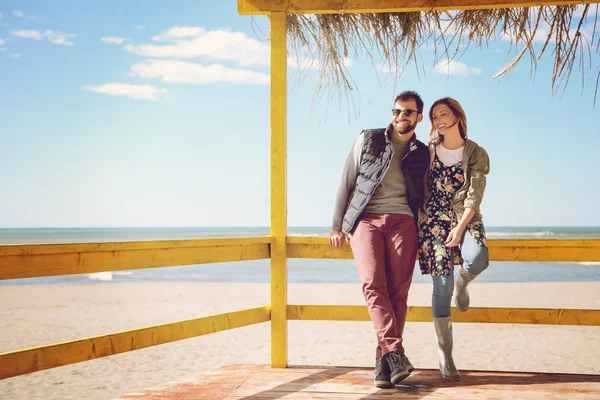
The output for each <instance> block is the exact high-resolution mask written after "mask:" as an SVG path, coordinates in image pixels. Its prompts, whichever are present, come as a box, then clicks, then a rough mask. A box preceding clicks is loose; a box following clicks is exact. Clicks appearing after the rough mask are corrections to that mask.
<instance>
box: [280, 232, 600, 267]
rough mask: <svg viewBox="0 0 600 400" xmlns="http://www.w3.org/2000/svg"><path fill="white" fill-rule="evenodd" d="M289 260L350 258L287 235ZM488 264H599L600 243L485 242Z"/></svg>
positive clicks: (324, 244)
mask: <svg viewBox="0 0 600 400" xmlns="http://www.w3.org/2000/svg"><path fill="white" fill-rule="evenodd" d="M287 242H288V257H289V258H328V259H352V258H353V256H352V250H351V249H350V246H349V245H348V244H345V245H344V246H343V247H341V248H337V249H334V248H331V247H330V246H329V241H328V238H325V237H301V236H300V237H296V236H290V237H288V239H287ZM487 245H488V247H489V249H490V259H491V260H492V261H539V262H541V261H564V262H584V261H600V240H580V239H572V240H537V239H535V240H526V239H523V240H488V241H487Z"/></svg>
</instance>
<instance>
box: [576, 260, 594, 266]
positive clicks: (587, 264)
mask: <svg viewBox="0 0 600 400" xmlns="http://www.w3.org/2000/svg"><path fill="white" fill-rule="evenodd" d="M577 264H579V265H586V266H588V267H595V266H598V265H600V261H584V262H578V263H577Z"/></svg>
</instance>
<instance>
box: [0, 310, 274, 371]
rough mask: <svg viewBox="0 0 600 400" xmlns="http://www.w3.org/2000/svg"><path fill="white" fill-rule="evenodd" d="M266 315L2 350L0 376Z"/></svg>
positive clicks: (241, 314) (235, 315) (246, 313)
mask: <svg viewBox="0 0 600 400" xmlns="http://www.w3.org/2000/svg"><path fill="white" fill-rule="evenodd" d="M270 318H271V317H270V307H269V306H262V307H256V308H250V309H247V310H240V311H234V312H229V313H224V314H217V315H211V316H208V317H202V318H194V319H189V320H184V321H177V322H172V323H168V324H163V325H156V326H150V327H146V328H139V329H133V330H129V331H124V332H117V333H111V334H108V335H101V336H94V337H90V338H85V339H78V340H73V341H68V342H62V343H56V344H50V345H46V346H39V347H33V348H30V349H24V350H17V351H13V352H8V353H2V354H0V379H5V378H10V377H13V376H17V375H23V374H28V373H31V372H36V371H41V370H44V369H48V368H54V367H60V366H63V365H69V364H74V363H78V362H81V361H88V360H93V359H96V358H100V357H106V356H110V355H113V354H119V353H125V352H128V351H132V350H138V349H143V348H146V347H151V346H157V345H159V344H164V343H170V342H174V341H177V340H182V339H188V338H191V337H196V336H202V335H206V334H209V333H215V332H221V331H225V330H229V329H234V328H240V327H243V326H247V325H253V324H258V323H261V322H267V321H269V320H270Z"/></svg>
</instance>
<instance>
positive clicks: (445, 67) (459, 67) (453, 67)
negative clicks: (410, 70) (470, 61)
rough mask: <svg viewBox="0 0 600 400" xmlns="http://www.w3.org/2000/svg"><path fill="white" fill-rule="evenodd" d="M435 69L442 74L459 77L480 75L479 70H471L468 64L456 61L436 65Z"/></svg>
mask: <svg viewBox="0 0 600 400" xmlns="http://www.w3.org/2000/svg"><path fill="white" fill-rule="evenodd" d="M433 69H434V70H435V71H436V72H439V73H440V74H447V75H457V76H469V75H473V74H480V73H481V70H480V69H479V68H470V67H467V65H466V64H463V63H461V62H458V61H455V60H444V61H441V62H439V63H438V64H436V65H435V66H434V67H433Z"/></svg>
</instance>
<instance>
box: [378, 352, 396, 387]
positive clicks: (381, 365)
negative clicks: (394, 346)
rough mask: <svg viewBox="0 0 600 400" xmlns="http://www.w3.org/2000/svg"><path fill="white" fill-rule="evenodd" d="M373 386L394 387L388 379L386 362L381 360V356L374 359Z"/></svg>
mask: <svg viewBox="0 0 600 400" xmlns="http://www.w3.org/2000/svg"><path fill="white" fill-rule="evenodd" d="M375 386H377V387H378V388H391V387H394V385H392V382H391V381H390V369H389V367H388V364H387V363H386V362H382V360H381V358H378V359H376V360H375Z"/></svg>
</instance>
